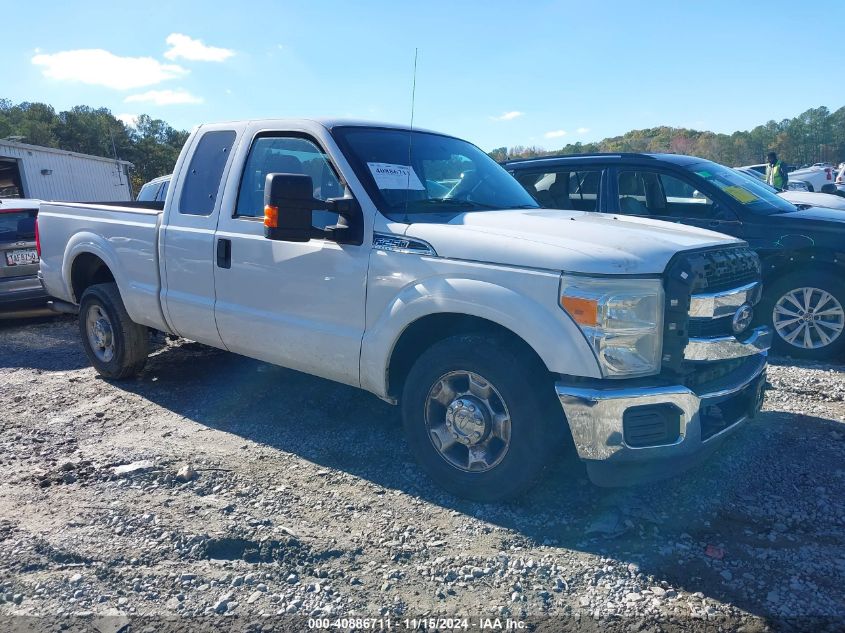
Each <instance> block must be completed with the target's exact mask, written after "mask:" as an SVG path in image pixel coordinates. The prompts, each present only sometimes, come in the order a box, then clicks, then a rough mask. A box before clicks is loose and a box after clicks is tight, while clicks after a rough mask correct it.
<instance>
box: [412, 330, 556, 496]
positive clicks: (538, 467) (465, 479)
mask: <svg viewBox="0 0 845 633" xmlns="http://www.w3.org/2000/svg"><path fill="white" fill-rule="evenodd" d="M453 372H456V373H460V372H471V373H473V374H477V375H478V376H480V377H483V378H484V379H486V382H487V383H489V384H490V385H491V386H492V387H493V389H494V390H495V392H496V395H495V396H493V397H492V398H491V399H494V400H496V401H497V402H499V400H500V401H501V402H502V403H504V405H505V407H506V410H507V412H508V413H509V419H510V432H509V436H510V442H509V444H508V445H507V448H506V449H505V450H504V453H503V456H502V457H500V458H499V459H500V461H497V462H496V463H495V465H491V467H490V469H489V470H485V471H484V472H476V471H471V470H461V469H459V468H458V467H456V466H454V465H453V464H452V463H450V462H449V461H448V460H447V458H446V457H444V456H443V455H442V454H441V452H440V451H439V450H438V449H437V448H435V445H434V440H433V439H432V437H431V436H430V434H429V430H428V427H427V423H426V419H427V414H426V411H427V409H426V407H427V405H428V402H429V394H430V393H432V390H433V389H434V388H435V386H436V385H438V384H439V383H440V379H441V378H443V377H444V376H446V375H450V374H451V373H453ZM435 406H441V405H435ZM441 411H442V414H443V418H444V419H445V414H446V411H447V408H446V406H445V405H442V410H441ZM431 417H432V418H436V417H438V416H435V415H432V416H431ZM402 420H403V424H404V427H405V434H406V436H407V439H408V443H409V445H410V448H411V451H412V452H413V454H414V456H415V457H416V459H417V461H418V462H419V463H420V465H421V466H422V468H423V469H424V470H425V471H426V472H427V473H428V474H429V475H430V476H431V478H432V479H433V480H434V481H435V482H436V483H437V484H439V485H440V486H441V487H443V488H445V489H446V490H448V491H449V492H451V493H453V494H456V495H458V496H460V497H465V498H468V499H473V500H475V501H484V502H491V501H500V500H504V499H510V498H513V497H515V496H517V495H519V494H520V493H522V492H524V491H525V490H527V489H528V488H530V487H531V486H532V485H533V484H534V483H536V481H537V480H538V479H539V478H540V475H541V474H542V473H543V471H544V469H545V468H546V466H547V465H548V463H549V461H550V458H551V457H552V456H553V455H554V454H555V453H556V452H557V451H558V449H560V448H561V447H562V446H563V445H564V444H563V439H564V438H565V437H566V435H565V434H566V433H568V429H566V428H565V424H566V422H565V419H564V417H563V412H562V410H561V408H560V405H559V404H558V403H557V400H556V398H554V384H553V381H552V378H551V376H550V375H549V373H548V372H547V371H546V369H545V367H543V366H542V365H541V364H540V363H539V362H538V360H537V359H536V358H533V357H532V356H531V354H529V353H528V352H527V351H526V350H523V349H522V348H521V346H519V345H517V344H514V343H512V342H511V341H509V340H507V339H504V338H502V337H498V336H491V335H482V334H467V335H459V336H453V337H450V338H447V339H444V340H442V341H439V342H438V343H435V344H434V345H433V346H432V347H431V348H429V349H428V350H427V351H425V352H424V353H423V354H422V355H421V356H420V357H419V358H418V359H417V361H416V362H415V363H414V365H413V367H412V368H411V371H410V372H409V374H408V377H407V379H406V381H405V385H404V389H403V393H402ZM454 446H455V448H457V449H461V448H462V447H461V446H458V445H457V444H455V445H454Z"/></svg>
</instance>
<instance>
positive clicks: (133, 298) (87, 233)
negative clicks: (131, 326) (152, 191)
mask: <svg viewBox="0 0 845 633" xmlns="http://www.w3.org/2000/svg"><path fill="white" fill-rule="evenodd" d="M161 216H162V203H160V202H143V203H136V202H119V203H102V202H100V203H92V204H82V203H62V202H45V203H42V205H41V210H40V211H39V216H38V226H39V236H40V240H41V275H42V279H43V283H44V287H45V289H46V290H47V293H48V294H49V295H51V296H52V297H56V298H58V299H61V300H63V301H68V302H70V303H76V304H78V303H79V301H80V298H81V297H79V296H76V292H75V291H74V288H73V284H74V279H79V277H80V276H83V275H84V274H85V273H84V271H85V270H86V265H87V266H90V264H91V261H90V260H91V257H92V254H93V256H96V257H99V259H101V260H102V261H103V262H104V263H105V264H106V266H108V269H109V270H110V271H111V273H112V274H113V276H114V280H115V282H116V283H117V285H118V288H119V289H120V294H121V297H122V298H123V302H124V304H125V306H126V311H127V312H128V313H129V316H130V317H131V318H132V320H133V321H135V322H136V323H141V324H143V325H147V326H149V327H153V328H156V329H160V330H165V331H167V329H168V328H167V325H166V322H165V320H164V315H163V314H162V310H161V304H160V299H159V296H160V291H161V276H160V270H159V260H158V231H159V226H160V224H161ZM83 251H87V252H88V253H89V254H86V255H81V254H82V253H83ZM86 258H87V260H88V261H86ZM65 280H68V281H67V282H66V281H65Z"/></svg>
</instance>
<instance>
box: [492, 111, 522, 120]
mask: <svg viewBox="0 0 845 633" xmlns="http://www.w3.org/2000/svg"><path fill="white" fill-rule="evenodd" d="M524 114H525V112H520V111H519V110H512V111H511V112H504V113H503V114H501V115H499V116H491V117H490V118H491V119H492V120H494V121H512V120H514V119H516V118H518V117H521V116H522V115H524Z"/></svg>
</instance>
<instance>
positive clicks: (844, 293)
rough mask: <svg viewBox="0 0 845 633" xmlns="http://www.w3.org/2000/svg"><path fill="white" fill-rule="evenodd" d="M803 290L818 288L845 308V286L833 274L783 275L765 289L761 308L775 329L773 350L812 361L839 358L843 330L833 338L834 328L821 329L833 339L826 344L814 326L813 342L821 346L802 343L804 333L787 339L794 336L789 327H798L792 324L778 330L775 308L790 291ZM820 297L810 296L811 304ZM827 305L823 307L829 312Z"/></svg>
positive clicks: (843, 344) (844, 345) (844, 339)
mask: <svg viewBox="0 0 845 633" xmlns="http://www.w3.org/2000/svg"><path fill="white" fill-rule="evenodd" d="M800 288H817V289H818V290H821V291H824V292H827V293H829V294H830V295H831V296H832V297H833V299H835V301H836V302H838V303H839V306H840V307H845V283H843V282H842V280H840V279H839V278H838V277H837V276H835V275H833V274H832V273H830V272H827V271H818V270H815V271H813V270H808V271H801V272H796V273H791V274H788V275H784V276H783V277H781V278H780V279H776V280H774V282H771V283H770V284H769V285H767V286H766V287H765V288H764V292H763V294H764V298H763V301H761V302H760V305H759V307H758V309H759V310H760V311H761V315H760V316H761V319H762V320H763V321H764V322H765V323H766V324H767V325H769V327H771V328H772V331H773V333H774V339H773V347H774V349H775V350H776V351H778V352H779V353H781V354H787V355H789V356H794V357H796V358H808V359H812V360H825V359H829V358H835V357H838V356H840V355H841V354H842V353H843V351H845V331H840V332H839V333H838V334H837V335H836V336H832V333H833V330H832V329H831V328H828V327H824V326H819V327H820V328H821V331H822V332H824V333H825V335H826V336H830V337H831V341H830V342H829V343H826V344H824V343H823V339H822V338H821V337H819V335H818V334H817V332H818V329H817V328H815V327H811V328H810V329H811V330H812V331H811V333H810V336H811V342H812V343H814V344H818V345H819V346H818V347H806V346H804V345H803V344H802V343H801V341H803V334H799V336H798V338H796V339H795V341H793V342H790V341H788V340H786V339H787V338H788V337H789V336H790V335H791V333H792V330H791V329H790V328H792V327H795V326H793V325H792V324H789V325H788V326H787V327H786V328H784V327H782V328H781V330H780V331H778V328H777V327H775V323H774V310H775V308H776V306H777V305H778V303H779V302H780V301H782V299H783V298H784V297H785V296H787V295H788V294H789V293H790V292H792V291H796V290H798V289H800ZM820 298H821V296H820V295H819V294H814V295H812V296H811V297H810V303H812V302H813V301H814V300H817V299H820ZM833 305H834V304H832V303H829V304H828V306H833ZM787 306H788V307H789V308H790V309H794V311H795V313H796V314H799V315H800V314H801V311H800V310H799V309H798V306H794V305H792V304H787ZM828 306H821V307H822V308H823V309H829V308H828Z"/></svg>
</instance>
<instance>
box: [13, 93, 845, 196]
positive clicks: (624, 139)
mask: <svg viewBox="0 0 845 633" xmlns="http://www.w3.org/2000/svg"><path fill="white" fill-rule="evenodd" d="M6 138H12V139H14V140H20V141H21V142H23V143H29V144H31V145H42V146H46V147H55V148H58V149H64V150H69V151H72V152H80V153H83V154H93V155H95V156H107V157H110V158H115V157H116V158H120V159H123V160H128V161H130V162H131V163H132V164H133V165H134V170H133V171H132V174H131V177H132V185H133V189H134V191H138V189H139V188H140V186H141V185H142V184H143V183H145V182H147V181H149V180H152V179H153V178H157V177H158V176H163V175H165V174H169V173H170V172H171V171H172V170H173V166H174V165H175V164H176V159H177V158H178V156H179V152H180V151H181V150H182V145H184V143H185V140H186V139H187V138H188V132H187V131H185V130H176V129H174V128H172V127H171V126H170V125H168V124H167V123H166V122H165V121H162V120H161V119H153V118H152V117H150V116H148V115H146V114H142V115H140V116H139V117H138V119H137V121H136V122H135V125H134V126H130V125H126V124H125V123H124V122H123V121H121V120H119V119H118V118H117V117H115V116H114V115H113V114H112V113H111V111H110V110H109V109H108V108H91V107H89V106H74V107H73V108H71V109H69V110H66V111H62V112H56V110H55V109H54V108H53V107H52V106H50V105H48V104H46V103H35V102H23V103H18V104H13V103H12V102H11V101H10V100H8V99H0V139H6ZM770 150H774V151H776V152H778V154H779V155H780V156H781V157H782V158H783V159H784V160H785V161H786V162H788V163H790V164H792V165H802V164H805V163H807V164H812V163H816V162H821V161H829V162H832V163H837V162H839V161H842V160H845V107H841V108H839V109H838V110H836V111H835V112H830V110H828V108H826V107H824V106H822V107H819V108H811V109H809V110H807V111H806V112H803V113H801V114H799V115H798V116H797V117H795V118H793V119H784V120H782V121H780V122H778V121H769V122H768V123H766V124H764V125H758V126H757V127H755V128H754V129H752V130H749V131H737V132H734V133H733V134H717V133H715V132H708V131H701V130H692V129H688V128H674V127H668V126H661V127H656V128H649V129H644V130H633V131H631V132H627V133H626V134H623V135H622V136H614V137H612V138H606V139H603V140H601V141H598V142H596V143H580V142H579V143H570V144H568V145H565V146H564V147H562V148H560V149H557V150H546V149H544V148H541V147H525V146H522V145H518V146H515V147H499V148H497V149H494V150H493V151H492V152H490V156H492V157H493V158H494V159H496V160H499V161H502V160H507V159H511V158H532V157H536V156H555V155H562V154H577V153H593V152H672V153H675V154H689V155H692V156H699V157H701V158H707V159H709V160H713V161H716V162H717V163H722V164H725V165H731V166H738V165H749V164H755V163H761V162H763V160H764V158H765V155H766V152H768V151H770Z"/></svg>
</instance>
